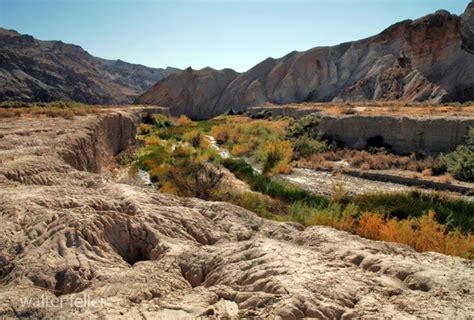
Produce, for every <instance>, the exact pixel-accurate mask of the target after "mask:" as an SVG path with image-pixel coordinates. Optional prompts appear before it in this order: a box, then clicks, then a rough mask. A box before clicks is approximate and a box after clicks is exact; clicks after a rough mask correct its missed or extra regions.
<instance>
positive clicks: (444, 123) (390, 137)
mask: <svg viewBox="0 0 474 320" xmlns="http://www.w3.org/2000/svg"><path fill="white" fill-rule="evenodd" d="M470 127H474V118H473V117H435V116H433V117H402V116H359V115H346V116H323V117H322V118H321V122H320V124H319V127H318V129H319V130H321V131H322V132H324V133H325V134H327V135H328V136H330V137H332V138H334V139H336V140H337V141H339V142H342V143H343V144H344V145H346V146H349V147H352V148H365V147H366V146H367V143H368V142H369V141H370V140H373V141H378V143H379V144H380V146H382V144H384V145H386V146H387V147H389V148H392V150H393V151H396V152H400V153H411V152H419V153H426V154H437V153H440V152H446V151H450V150H453V149H455V148H456V146H458V145H460V144H464V143H465V141H466V136H467V133H468V131H469V128H470Z"/></svg>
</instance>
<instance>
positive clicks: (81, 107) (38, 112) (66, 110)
mask: <svg viewBox="0 0 474 320" xmlns="http://www.w3.org/2000/svg"><path fill="white" fill-rule="evenodd" d="M97 112H99V108H96V107H93V106H88V105H85V104H82V103H78V102H69V101H55V102H48V103H45V102H38V103H33V102H32V103H29V102H1V103H0V118H13V117H21V116H34V117H39V116H44V117H50V118H64V119H68V120H72V119H74V117H75V116H85V115H88V114H91V113H97Z"/></svg>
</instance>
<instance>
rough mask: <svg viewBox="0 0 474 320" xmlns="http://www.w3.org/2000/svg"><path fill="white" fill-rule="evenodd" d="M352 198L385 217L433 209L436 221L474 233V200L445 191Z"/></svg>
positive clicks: (402, 216)
mask: <svg viewBox="0 0 474 320" xmlns="http://www.w3.org/2000/svg"><path fill="white" fill-rule="evenodd" d="M343 201H347V200H343ZM350 201H351V202H353V203H355V204H356V205H357V206H358V207H359V208H360V209H361V211H371V212H377V213H379V214H381V215H382V216H384V217H387V218H397V219H399V220H403V219H410V218H418V217H421V216H422V215H424V214H426V213H427V212H429V211H430V210H432V211H434V212H435V215H434V217H435V218H436V221H438V222H439V223H441V224H443V225H446V226H447V228H448V229H449V230H451V231H453V230H456V229H459V230H461V231H462V232H470V233H474V202H470V201H467V200H463V199H457V198H451V197H448V196H445V195H443V194H441V193H435V192H433V193H427V192H419V191H412V192H408V193H387V194H385V193H380V194H366V195H359V196H355V197H353V198H352V199H351V200H350Z"/></svg>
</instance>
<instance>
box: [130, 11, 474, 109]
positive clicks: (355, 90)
mask: <svg viewBox="0 0 474 320" xmlns="http://www.w3.org/2000/svg"><path fill="white" fill-rule="evenodd" d="M472 7H473V4H472V3H471V4H470V5H469V7H468V9H467V10H466V13H465V14H464V17H463V21H464V22H463V24H462V26H461V18H460V17H459V16H456V15H452V14H450V13H449V12H447V11H444V10H440V11H437V12H435V13H433V14H430V15H427V16H425V17H422V18H420V19H417V20H405V21H402V22H399V23H397V24H394V25H392V26H390V27H389V28H387V29H386V30H384V31H382V32H381V33H380V34H378V35H375V36H373V37H370V38H367V39H363V40H359V41H354V42H348V43H343V44H340V45H337V46H333V47H316V48H313V49H310V50H308V51H303V52H296V51H295V52H291V53H289V54H288V55H286V56H284V57H282V58H279V59H273V58H268V59H266V60H264V61H262V62H261V63H259V64H257V65H256V66H255V67H253V68H252V69H250V70H248V71H247V72H244V73H241V74H233V75H232V76H230V77H227V78H225V81H222V82H221V83H220V85H217V84H216V81H219V80H218V79H217V78H216V75H218V73H214V74H212V75H211V76H210V75H209V73H201V74H200V73H197V72H196V73H194V78H193V79H194V80H193V81H194V82H193V83H199V84H200V85H199V90H197V89H195V86H194V85H192V86H190V85H189V80H188V77H184V76H180V78H181V80H179V78H177V77H169V78H166V79H164V80H162V81H160V82H159V83H158V84H157V85H156V86H155V87H154V88H152V89H151V90H150V91H148V92H147V93H145V94H144V95H143V96H142V97H140V98H139V100H138V102H140V103H150V102H152V103H156V104H160V105H163V106H165V107H169V108H170V109H173V108H175V113H185V114H188V115H194V114H195V113H196V111H197V110H199V111H200V112H202V114H203V115H206V116H209V115H211V116H213V115H217V114H220V113H223V112H225V111H226V110H229V109H230V108H232V109H233V110H236V111H244V110H246V108H248V107H252V106H257V105H260V104H262V103H264V102H272V103H275V104H286V103H294V102H304V101H322V102H324V101H361V100H383V101H387V100H404V101H430V102H434V103H438V102H445V101H461V102H464V101H469V100H474V55H472V54H470V53H469V52H468V51H469V50H471V51H472V44H473V42H472V40H473V37H472V36H473V29H472V28H473V22H472V21H473V20H472V19H473V15H472ZM461 30H462V35H463V38H461ZM461 43H463V47H464V48H465V49H466V50H468V51H465V50H463V49H462V48H461ZM185 72H186V71H185ZM219 88H220V91H219V90H218V89H219ZM178 92H179V93H180V94H179V95H177V94H176V93H178ZM206 92H212V94H213V95H212V99H210V100H208V101H203V99H202V98H203V94H201V93H206ZM204 96H205V95H204ZM172 97H175V98H172ZM172 112H173V111H172Z"/></svg>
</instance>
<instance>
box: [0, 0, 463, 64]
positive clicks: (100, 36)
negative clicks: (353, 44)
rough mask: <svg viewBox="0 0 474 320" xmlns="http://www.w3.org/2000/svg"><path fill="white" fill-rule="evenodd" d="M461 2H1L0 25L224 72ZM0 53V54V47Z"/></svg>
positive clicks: (137, 57)
mask: <svg viewBox="0 0 474 320" xmlns="http://www.w3.org/2000/svg"><path fill="white" fill-rule="evenodd" d="M468 2H469V1H467V0H444V1H442V0H320V1H318V0H313V1H309V0H308V1H298V0H296V1H291V0H287V1H278V0H277V1H268V0H267V1H265V0H263V1H248V0H246V1H225V0H224V1H223V0H221V1H218V0H214V1H196V0H194V1H190V0H188V1H183V0H175V1H152V0H138V1H132V0H82V1H79V0H0V26H2V27H5V28H8V29H15V30H17V31H18V32H20V33H26V34H30V35H32V36H34V37H35V38H38V39H41V40H62V41H64V42H67V43H74V44H78V45H80V46H82V47H83V48H84V49H86V50H87V51H88V52H89V53H91V54H93V55H95V56H99V57H102V58H107V59H122V60H124V61H127V62H133V63H140V64H144V65H147V66H152V67H166V66H174V67H179V68H185V67H188V66H192V67H193V68H195V69H200V68H203V67H205V66H211V67H214V68H219V69H220V68H224V67H230V68H233V69H235V70H237V71H245V70H247V69H249V68H250V67H252V66H253V65H255V64H256V63H258V62H260V61H261V60H263V59H265V58H267V57H275V58H276V57H281V56H283V55H285V54H286V53H288V52H291V51H293V50H298V51H301V50H306V49H309V48H312V47H316V46H325V45H334V44H338V43H341V42H345V41H350V40H357V39H361V38H365V37H368V36H371V35H373V34H376V33H378V32H380V31H381V30H383V29H384V28H385V27H387V26H389V25H391V24H393V23H395V22H397V21H400V20H404V19H414V18H418V17H421V16H423V15H425V14H428V13H431V12H434V11H436V10H437V9H446V10H448V11H450V12H452V13H455V14H461V13H462V12H463V11H464V9H465V7H466V6H467V4H468ZM0 50H1V48H0Z"/></svg>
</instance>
